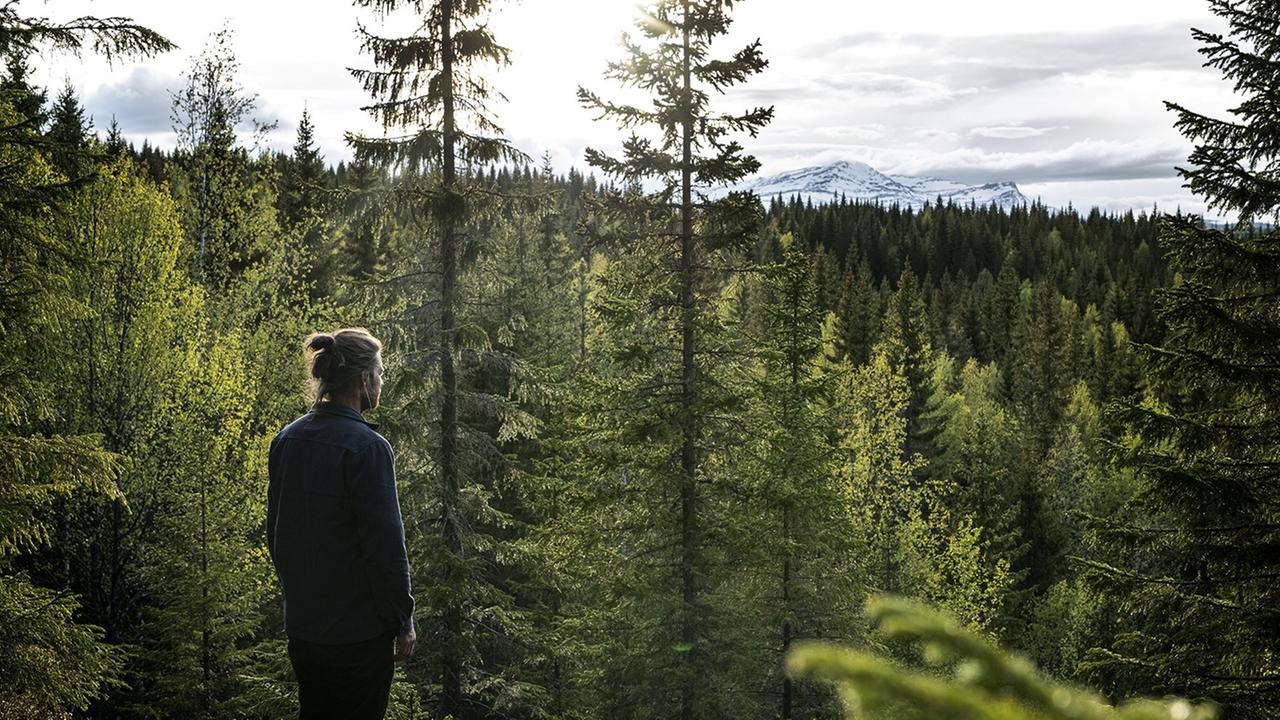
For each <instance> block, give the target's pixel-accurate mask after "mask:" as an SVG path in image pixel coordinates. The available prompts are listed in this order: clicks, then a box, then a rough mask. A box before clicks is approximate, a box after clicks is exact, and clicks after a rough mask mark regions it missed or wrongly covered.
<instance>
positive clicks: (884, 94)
mask: <svg viewBox="0 0 1280 720" xmlns="http://www.w3.org/2000/svg"><path fill="white" fill-rule="evenodd" d="M816 85H817V87H818V89H819V91H820V94H821V93H823V92H825V93H829V92H838V93H841V94H844V95H847V96H849V97H851V98H856V101H857V103H858V104H859V105H868V106H877V107H902V106H913V105H934V104H937V103H943V102H947V101H948V100H952V99H954V98H956V97H960V96H962V95H971V94H973V93H976V92H978V88H972V87H971V88H951V87H948V86H946V85H944V84H942V83H940V82H935V81H932V80H921V79H920V78H916V77H909V76H906V75H893V74H888V73H876V72H852V73H843V74H839V75H831V76H827V77H821V78H818V79H817V80H816Z"/></svg>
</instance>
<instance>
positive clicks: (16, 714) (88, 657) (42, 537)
mask: <svg viewBox="0 0 1280 720" xmlns="http://www.w3.org/2000/svg"><path fill="white" fill-rule="evenodd" d="M86 41H92V44H93V47H94V49H96V50H99V51H102V52H105V53H106V54H108V55H109V56H117V55H124V56H133V57H138V56H141V57H146V56H149V55H154V54H156V53H159V52H162V51H164V50H167V49H169V48H171V47H172V44H171V43H169V42H168V41H167V40H165V39H164V38H163V37H161V36H160V35H158V34H156V33H154V32H152V31H150V30H146V29H145V28H141V27H139V26H137V25H135V24H133V23H132V22H130V21H129V20H127V19H122V18H111V19H98V18H92V17H86V18H81V19H80V20H77V21H74V22H71V23H54V22H50V21H48V20H46V19H43V18H33V17H25V16H23V15H21V14H20V13H19V3H18V2H8V3H5V4H4V5H3V6H0V54H2V55H3V56H4V57H5V58H6V59H8V60H9V63H8V68H9V72H8V73H7V75H6V78H5V80H6V81H5V82H4V83H3V85H2V86H0V257H3V258H4V259H5V265H6V267H7V277H6V279H5V290H4V292H3V293H0V328H3V337H4V341H3V343H0V383H3V385H4V386H5V388H6V392H5V394H4V398H3V400H0V676H3V677H4V678H5V680H4V683H3V684H2V685H0V717H4V718H5V719H6V720H8V718H15V719H16V718H28V717H62V716H67V715H69V714H70V713H71V712H73V711H83V710H86V709H87V708H88V706H89V703H90V702H91V701H92V700H93V699H94V698H96V697H99V696H101V695H102V694H104V691H105V690H106V689H107V687H108V686H109V685H110V684H112V683H113V682H114V681H115V680H116V679H117V678H118V677H119V674H120V670H121V660H122V657H121V656H120V654H119V653H117V652H115V651H114V650H113V649H112V648H110V647H108V646H106V645H104V644H103V643H102V642H101V641H102V639H103V632H102V629H101V628H100V627H96V626H93V625H89V624H87V623H84V622H83V618H82V617H81V615H80V613H79V601H78V598H77V597H76V596H75V595H74V594H73V593H71V592H69V591H68V590H67V588H66V579H65V574H63V577H61V578H59V579H58V581H57V582H56V585H57V586H58V587H60V588H61V590H59V591H57V592H55V591H53V590H50V589H48V588H45V587H41V586H39V585H37V584H35V583H33V582H32V578H31V576H30V575H29V574H28V573H27V572H25V571H21V570H19V569H17V567H16V561H17V560H19V559H21V558H20V556H23V555H30V554H31V553H33V552H37V551H40V550H41V549H43V548H45V547H47V545H48V544H49V543H50V541H51V540H52V539H53V538H54V537H57V535H56V534H55V533H57V528H56V527H55V524H54V523H52V522H50V520H51V512H52V511H53V510H54V509H55V507H57V504H58V502H59V501H62V500H65V499H66V498H69V497H71V496H73V495H77V494H81V493H85V494H98V495H100V496H102V497H105V498H108V499H111V500H114V499H118V498H119V488H118V486H117V485H116V479H117V478H118V477H119V474H120V472H121V471H122V470H123V467H124V458H122V457H121V456H120V455H118V454H117V453H112V452H109V451H108V450H106V449H105V448H104V447H103V438H102V436H101V435H99V434H96V433H93V432H84V431H83V430H81V429H80V428H77V427H76V426H75V422H74V419H73V418H72V417H71V416H72V414H73V413H74V412H75V410H76V409H75V408H70V407H67V406H66V405H65V404H64V403H63V402H61V400H62V389H63V388H65V387H67V386H68V385H72V384H74V377H75V374H74V370H73V367H74V361H73V357H74V354H75V349H73V348H72V347H70V346H69V345H68V338H67V337H66V333H65V328H66V327H67V326H68V325H69V324H70V323H71V322H73V321H74V320H75V319H77V318H81V317H83V316H84V315H85V313H86V308H85V306H84V304H83V303H82V302H81V301H80V298H78V297H76V295H75V293H74V292H73V291H72V290H71V289H70V287H69V285H70V283H69V282H68V280H69V279H70V278H72V277H73V276H75V275H77V274H79V273H83V272H87V271H89V270H90V269H91V267H92V265H91V263H90V261H89V258H87V257H86V255H85V253H83V252H82V249H81V248H79V247H77V246H76V242H75V241H74V239H72V238H69V237H67V234H66V233H64V232H63V231H62V230H63V228H62V227H60V225H59V223H60V222H62V221H65V220H66V219H67V212H66V210H67V208H66V205H67V202H68V201H69V200H70V199H71V198H73V197H74V196H75V193H76V192H77V191H78V189H79V185H80V184H82V183H72V182H69V181H68V179H67V178H66V177H65V176H64V175H62V174H61V173H59V172H57V171H56V170H55V169H54V167H53V165H52V162H51V159H50V158H49V157H48V156H47V155H46V154H45V152H44V148H46V147H47V146H48V142H47V141H46V140H45V139H44V138H42V137H40V135H39V134H38V132H37V131H38V130H39V128H40V126H41V124H42V118H41V117H39V113H40V112H42V110H41V106H42V105H43V100H42V93H39V94H38V93H34V92H32V91H31V89H30V87H29V86H27V85H26V82H25V73H24V72H23V71H21V70H17V69H18V68H20V67H23V59H24V58H25V57H27V56H28V55H30V54H32V53H34V52H36V51H38V50H47V49H53V50H62V51H71V52H76V51H79V49H80V48H81V47H82V45H83V44H84V43H85V42H86ZM37 95H39V96H40V99H39V102H35V101H34V100H35V99H37Z"/></svg>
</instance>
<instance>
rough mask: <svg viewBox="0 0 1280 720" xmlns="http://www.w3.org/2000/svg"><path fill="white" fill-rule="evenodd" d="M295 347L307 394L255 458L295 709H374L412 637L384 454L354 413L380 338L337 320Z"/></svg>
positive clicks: (305, 713) (372, 428)
mask: <svg viewBox="0 0 1280 720" xmlns="http://www.w3.org/2000/svg"><path fill="white" fill-rule="evenodd" d="M304 353H305V355H306V357H307V362H308V369H309V372H310V375H311V378H312V386H313V390H314V393H315V402H314V404H313V405H312V407H311V410H310V411H309V412H307V413H306V414H305V415H303V416H302V417H300V418H298V419H297V420H295V421H293V422H292V423H290V424H289V425H288V426H287V427H285V428H284V429H283V430H281V431H280V432H279V433H278V434H277V435H276V436H275V438H274V439H272V441H271V449H270V452H269V456H268V463H267V464H268V476H269V482H268V486H267V495H268V498H267V550H268V552H269V553H270V555H271V562H272V564H273V565H274V566H275V570H276V576H277V577H278V578H279V581H280V586H281V588H282V590H283V592H284V628H285V634H286V635H287V636H288V639H289V661H290V663H291V664H292V665H293V670H294V675H295V676H296V677H297V680H298V702H299V707H300V710H299V718H300V720H313V719H318V718H342V719H343V720H365V719H366V718H368V719H378V718H382V717H383V716H384V715H385V714H386V710H387V701H388V699H389V696H390V692H391V678H392V675H393V672H394V664H395V663H397V662H403V661H405V660H407V659H408V658H409V656H411V655H412V654H413V650H414V645H415V644H416V642H417V636H416V634H415V632H414V627H413V595H412V594H411V588H410V583H409V560H408V553H407V552H406V550H405V540H404V523H403V522H402V520H401V517H400V501H399V498H398V496H397V494H396V481H395V457H394V455H393V453H392V451H391V445H390V444H389V443H387V441H386V439H385V438H383V437H382V436H381V435H379V434H378V433H377V425H375V424H374V423H371V422H368V421H367V420H365V419H364V416H363V415H362V413H363V412H364V411H366V410H369V409H372V408H374V407H377V405H378V400H379V398H380V396H381V394H382V343H380V342H379V341H378V339H377V338H375V337H374V336H373V335H371V334H370V333H369V331H368V330H365V329H363V328H344V329H341V330H336V331H334V332H332V333H314V334H312V335H310V336H309V337H307V339H306V342H305V344H304Z"/></svg>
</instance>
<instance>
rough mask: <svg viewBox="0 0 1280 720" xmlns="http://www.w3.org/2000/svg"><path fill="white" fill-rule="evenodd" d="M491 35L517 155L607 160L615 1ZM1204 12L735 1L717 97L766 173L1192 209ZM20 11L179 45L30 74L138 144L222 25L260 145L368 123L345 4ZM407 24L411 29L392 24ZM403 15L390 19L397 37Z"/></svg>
mask: <svg viewBox="0 0 1280 720" xmlns="http://www.w3.org/2000/svg"><path fill="white" fill-rule="evenodd" d="M498 4H499V5H501V6H503V7H502V9H501V10H500V11H499V12H498V13H497V14H496V16H495V17H494V18H493V21H492V23H491V26H492V29H493V31H494V34H495V35H496V36H497V37H498V39H499V40H500V41H502V42H504V43H505V44H507V45H508V46H509V47H510V48H511V50H512V60H513V63H514V64H513V66H512V67H510V68H507V69H505V70H502V71H501V72H499V73H497V74H495V75H493V81H494V84H495V85H497V86H498V88H499V89H500V90H502V91H503V92H505V94H506V95H507V97H508V102H507V103H505V104H502V105H499V106H497V107H496V108H495V111H496V114H497V116H498V118H499V120H500V123H501V124H502V125H503V126H504V128H505V130H506V131H507V135H508V137H509V138H510V139H511V140H512V141H513V142H514V143H515V144H516V145H517V146H518V147H519V148H520V149H522V150H524V151H525V152H526V153H528V154H529V155H530V156H533V157H539V156H541V155H542V153H543V152H544V151H546V152H550V153H551V155H552V159H553V162H554V164H555V165H556V166H557V167H558V168H560V169H561V170H566V169H567V168H568V167H569V166H571V165H573V166H577V167H579V168H581V167H583V165H584V163H583V160H582V151H583V148H584V147H586V146H588V145H591V146H594V147H599V148H601V149H606V150H607V149H611V148H615V147H616V146H617V144H618V133H617V132H616V131H615V130H614V129H613V128H612V127H611V126H609V125H607V124H605V123H595V122H593V121H592V117H591V116H590V115H589V114H588V113H587V112H586V111H584V110H583V109H581V108H580V107H579V106H578V105H577V102H576V99H575V94H574V93H575V89H576V88H577V86H578V85H585V86H587V87H589V88H591V89H593V90H595V91H597V92H599V93H600V94H602V95H605V96H612V95H616V94H617V93H616V92H615V89H614V87H613V86H612V85H611V83H610V81H607V80H604V79H603V78H602V77H601V73H602V71H603V70H604V67H605V63H606V62H608V61H609V60H611V59H615V58H617V57H618V56H619V52H618V45H617V41H618V38H619V36H620V34H621V33H622V32H624V31H626V30H628V29H629V28H630V21H631V18H633V17H634V15H635V4H634V2H630V1H628V0H523V1H522V2H519V3H505V2H501V1H499V3H498ZM1207 5H1208V4H1207V2H1205V1H1204V0H1072V1H1071V2H1052V3H1050V2H1037V1H1028V0H967V1H965V2H956V0H880V1H879V2H855V1H853V0H747V1H746V2H742V3H741V4H738V5H737V6H736V8H735V10H734V18H735V23H734V26H733V29H732V33H731V34H730V36H729V37H728V38H725V39H724V40H723V41H722V42H721V44H720V45H719V46H718V47H719V48H720V50H721V52H722V54H729V53H730V52H732V51H733V50H736V49H737V48H738V47H739V46H740V45H741V44H743V43H745V42H747V41H750V40H753V39H755V38H759V39H760V40H761V41H762V43H763V47H764V53H765V55H766V57H767V58H768V59H769V68H768V69H767V70H766V71H765V72H764V73H762V74H761V75H758V76H756V77H755V78H753V79H752V80H751V81H749V83H748V84H747V85H745V86H743V87H742V88H740V89H735V90H733V91H731V93H730V94H729V95H728V96H726V97H725V98H724V99H723V101H722V103H721V106H722V107H724V108H725V109H730V108H735V107H740V108H745V107H747V106H749V105H760V104H764V105H770V104H771V105H774V106H775V109H776V110H775V119H774V122H773V124H772V125H770V126H769V127H768V128H767V129H765V130H764V131H763V132H762V133H761V134H760V136H759V137H758V138H756V139H754V140H751V139H748V140H746V141H745V144H746V145H747V147H748V149H749V150H750V151H751V152H753V153H754V154H755V155H756V156H757V157H759V158H760V160H761V162H762V163H763V170H762V171H763V172H764V173H775V172H780V171H783V170H790V169H794V168H797V167H803V166H806V165H815V164H820V163H824V162H829V161H833V160H839V159H848V160H861V161H863V162H866V163H869V164H870V165H872V166H874V167H876V168H877V169H879V170H881V171H884V172H888V173H900V174H918V175H923V174H928V175H935V176H939V177H945V178H949V179H955V180H961V181H965V182H974V183H978V182H993V181H1001V180H1012V181H1014V182H1017V183H1018V185H1019V187H1020V188H1021V189H1022V191H1023V193H1024V194H1026V195H1028V196H1030V197H1036V196H1039V197H1040V198H1042V199H1043V200H1044V201H1045V202H1047V203H1049V204H1052V205H1065V204H1067V203H1068V202H1071V203H1073V204H1074V205H1076V206H1077V207H1091V206H1094V205H1097V206H1100V207H1103V208H1104V209H1108V210H1123V209H1128V208H1138V209H1149V208H1150V207H1151V206H1152V204H1153V203H1159V204H1160V206H1161V207H1162V208H1168V209H1172V208H1173V207H1174V206H1181V207H1182V208H1183V209H1185V210H1195V211H1200V210H1202V208H1203V206H1202V203H1200V202H1198V200H1197V199H1196V198H1195V197H1193V196H1192V195H1190V194H1189V193H1188V192H1187V191H1186V190H1185V189H1183V188H1181V187H1180V185H1181V182H1180V180H1179V179H1178V178H1177V176H1176V174H1175V172H1174V166H1175V165H1177V164H1179V163H1181V162H1182V161H1183V160H1184V159H1185V157H1186V155H1187V153H1188V151H1189V149H1190V146H1189V145H1188V144H1187V143H1186V141H1184V140H1183V139H1182V138H1181V136H1179V135H1178V134H1177V133H1176V132H1175V131H1174V130H1173V129H1172V120H1173V117H1172V114H1171V113H1169V112H1167V111H1166V110H1165V109H1164V106H1163V104H1162V102H1161V101H1162V100H1173V101H1177V102H1180V103H1182V104H1184V105H1187V106H1189V107H1192V108H1194V109H1197V110H1201V111H1204V112H1209V113H1217V114H1221V113H1222V111H1223V110H1224V109H1225V108H1227V107H1230V105H1231V104H1232V96H1231V91H1230V88H1229V87H1228V86H1227V84H1226V83H1225V82H1224V81H1223V80H1222V79H1221V78H1220V77H1219V76H1218V75H1217V73H1216V72H1215V71H1211V70H1206V69H1203V68H1201V67H1200V62H1201V56H1200V55H1198V54H1197V53H1196V48H1197V46H1196V44H1195V42H1194V41H1193V40H1192V39H1191V36H1190V28H1191V27H1193V26H1194V27H1200V28H1204V29H1217V28H1220V24H1219V23H1218V22H1217V19H1216V18H1214V17H1213V16H1212V15H1210V14H1209V12H1208V10H1207ZM21 9H22V11H23V12H24V13H26V14H29V15H42V16H49V17H52V18H54V19H68V18H71V17H75V16H78V15H83V14H93V15H98V16H108V15H115V16H124V17H131V18H133V19H135V20H136V21H138V22H140V23H142V24H144V25H146V26H148V27H150V28H152V29H154V30H156V31H158V32H160V33H162V34H164V35H165V36H167V37H169V38H170V39H171V40H173V41H174V42H175V43H177V44H178V46H179V49H178V50H175V51H173V52H170V53H168V54H166V55H164V56H162V57H159V58H156V59H153V60H150V61H148V62H145V63H118V64H116V65H115V66H108V65H106V64H105V63H104V62H102V61H101V60H98V59H95V58H93V57H92V56H88V55H86V57H85V58H84V59H83V60H77V59H75V58H74V57H67V56H49V57H46V58H44V59H43V60H42V61H41V63H40V65H41V66H40V68H39V69H38V72H39V73H40V74H39V75H38V77H41V78H43V80H44V81H45V82H46V84H47V85H49V86H50V87H51V88H52V89H54V90H56V89H57V88H60V87H61V86H62V85H63V84H64V83H65V82H68V81H69V82H70V83H71V84H72V85H73V86H74V87H75V88H76V89H77V91H78V92H79V94H80V96H81V98H82V101H83V103H84V104H85V106H86V107H87V109H88V111H89V112H90V113H91V114H92V115H93V118H94V122H95V124H96V125H97V126H98V127H100V128H102V127H105V126H107V125H108V124H109V123H110V120H111V117H112V116H113V115H114V116H115V118H116V119H117V121H118V122H119V124H120V126H121V128H122V129H123V131H124V133H125V135H126V136H127V137H129V138H130V139H132V140H134V141H135V142H141V140H142V139H143V138H144V137H145V138H150V139H151V142H152V143H153V144H160V145H165V146H171V145H172V144H173V134H172V131H171V130H170V127H169V125H170V120H169V106H170V97H169V93H170V91H173V90H176V89H177V88H178V87H179V85H180V82H181V81H180V73H181V72H182V71H183V70H184V69H185V68H186V67H187V66H188V64H189V62H190V59H191V57H192V56H193V55H194V54H196V53H198V52H199V51H200V50H201V49H202V48H203V47H204V46H205V44H206V43H207V42H208V39H209V36H210V33H211V32H213V31H214V30H216V29H217V28H219V27H221V26H222V25H223V23H227V24H228V25H229V27H230V28H231V29H232V30H233V31H234V33H235V38H236V42H235V47H236V51H237V55H238V57H239V59H240V62H241V75H240V81H241V84H242V85H243V86H244V87H245V88H246V89H247V90H248V91H250V92H252V93H256V94H257V96H258V104H257V112H256V115H257V117H258V118H259V119H262V120H266V121H272V120H274V121H277V122H278V129H277V130H276V131H275V133H274V134H273V135H272V137H271V138H270V143H271V144H272V145H273V146H276V147H280V148H287V147H288V146H290V145H292V142H293V136H294V133H295V131H296V128H297V121H298V117H299V116H300V115H301V113H302V109H303V107H304V106H306V107H308V108H310V112H311V115H312V118H313V120H314V122H315V124H316V126H317V136H318V139H319V142H320V144H321V147H322V150H323V152H324V154H325V156H326V158H327V159H328V160H329V161H330V162H336V161H337V160H338V159H343V158H348V157H349V156H350V152H349V150H348V149H347V148H346V147H345V145H344V144H343V142H342V134H343V133H344V132H345V131H348V130H362V131H372V130H373V125H372V124H371V121H370V120H369V119H368V118H367V116H365V115H364V114H363V113H362V112H361V111H360V110H359V107H360V106H361V105H364V104H367V102H368V101H369V98H368V97H367V96H366V95H365V94H364V93H363V91H362V90H361V89H360V87H359V86H358V85H357V84H356V82H355V80H354V79H353V78H352V77H351V76H350V74H349V73H348V72H347V70H346V68H348V67H369V62H368V59H367V58H366V57H364V56H361V54H360V52H359V45H358V41H357V39H356V36H355V25H356V21H357V20H358V19H359V20H362V21H364V22H365V23H366V24H371V25H373V26H375V27H376V26H377V24H378V22H379V21H378V19H377V18H375V17H373V16H372V15H370V14H368V13H365V12H361V11H357V10H356V9H355V8H353V7H352V6H351V5H350V4H349V3H347V2H341V1H339V0H308V1H306V2H302V1H288V0H273V1H272V0H221V2H217V3H195V2H192V3H171V2H158V1H154V0H56V2H43V1H42V0H23V2H22V6H21ZM388 22H389V23H390V24H391V25H392V28H391V29H392V31H395V30H404V29H406V24H405V23H407V22H408V18H404V17H393V18H391V19H389V21H388ZM397 23H398V25H397Z"/></svg>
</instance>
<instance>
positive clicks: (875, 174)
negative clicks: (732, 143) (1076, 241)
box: [717, 161, 1030, 208]
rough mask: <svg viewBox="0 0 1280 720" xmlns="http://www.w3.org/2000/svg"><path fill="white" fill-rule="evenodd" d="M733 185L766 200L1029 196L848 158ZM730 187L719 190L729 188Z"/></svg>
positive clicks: (1018, 201) (964, 201)
mask: <svg viewBox="0 0 1280 720" xmlns="http://www.w3.org/2000/svg"><path fill="white" fill-rule="evenodd" d="M730 189H731V190H751V191H753V192H754V193H755V194H756V195H758V196H760V199H761V200H763V201H766V202H767V201H769V200H771V199H773V198H775V197H781V198H783V199H790V198H791V197H794V196H799V197H800V198H801V199H802V200H805V201H808V202H813V203H814V204H822V203H830V202H836V201H839V199H840V197H841V196H844V197H845V199H847V200H849V201H854V200H861V201H863V202H871V203H879V204H881V205H893V204H897V205H899V206H902V207H914V208H920V207H923V206H924V205H926V204H930V203H933V202H934V201H936V200H937V199H938V198H939V197H941V198H942V200H943V202H947V201H953V202H955V203H956V204H957V205H968V204H970V203H976V204H978V205H990V204H991V203H993V202H994V203H995V204H997V205H999V206H1000V207H1003V208H1009V207H1013V206H1015V205H1026V204H1029V202H1030V201H1029V200H1028V199H1027V197H1026V196H1025V195H1023V194H1022V193H1021V192H1020V191H1019V190H1018V186H1017V185H1015V184H1014V183H1012V182H993V183H986V184H982V185H966V184H964V183H960V182H955V181H953V180H945V179H942V178H935V177H911V176H906V175H899V176H894V175H886V174H884V173H882V172H880V171H879V170H876V169H875V168H873V167H871V166H870V165H867V164H866V163H861V162H849V161H841V162H837V163H832V164H830V165H816V166H813V167H806V168H800V169H799V170H790V171H787V172H783V173H778V174H776V175H768V176H764V177H757V178H753V179H751V180H748V181H746V182H744V183H741V184H739V185H737V186H735V187H733V188H730ZM730 189H726V190H723V191H720V193H717V194H724V193H727V192H729V190H730Z"/></svg>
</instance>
